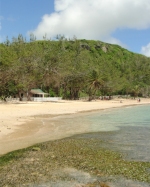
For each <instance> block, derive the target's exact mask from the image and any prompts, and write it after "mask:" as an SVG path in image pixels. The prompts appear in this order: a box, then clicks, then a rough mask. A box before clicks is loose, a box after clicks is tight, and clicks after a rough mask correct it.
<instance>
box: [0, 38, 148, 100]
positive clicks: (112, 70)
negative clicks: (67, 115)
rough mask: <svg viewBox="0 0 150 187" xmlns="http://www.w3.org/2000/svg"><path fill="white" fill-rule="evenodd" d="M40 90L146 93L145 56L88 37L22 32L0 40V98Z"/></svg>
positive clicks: (72, 94) (68, 95) (74, 94)
mask: <svg viewBox="0 0 150 187" xmlns="http://www.w3.org/2000/svg"><path fill="white" fill-rule="evenodd" d="M32 88H42V90H43V91H45V92H48V93H50V95H51V96H62V97H63V98H65V99H78V98H79V97H82V96H89V98H90V99H92V97H93V96H100V95H113V94H120V95H121V94H123V95H124V94H131V95H132V96H135V97H136V96H138V95H141V96H149V95H150V58H148V57H145V56H143V55H140V54H135V53H133V52H130V51H128V50H126V49H124V48H122V47H120V46H118V45H112V44H108V43H104V42H101V41H93V40H77V39H75V38H74V39H72V40H67V39H65V38H63V37H60V38H59V40H57V41H51V40H43V41H36V40H35V39H32V40H31V41H30V42H26V41H25V39H24V38H23V37H22V35H19V36H18V38H13V39H12V41H9V40H6V41H5V42H4V43H1V44H0V96H1V97H3V98H4V97H7V96H10V95H11V96H13V95H15V94H17V93H20V92H21V91H26V92H28V91H29V90H31V89H32Z"/></svg>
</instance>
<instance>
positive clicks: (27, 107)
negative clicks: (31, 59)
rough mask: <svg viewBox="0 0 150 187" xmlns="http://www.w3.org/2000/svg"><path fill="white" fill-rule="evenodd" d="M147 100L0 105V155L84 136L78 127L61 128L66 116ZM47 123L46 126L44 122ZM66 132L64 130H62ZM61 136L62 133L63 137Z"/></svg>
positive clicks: (125, 105) (141, 103)
mask: <svg viewBox="0 0 150 187" xmlns="http://www.w3.org/2000/svg"><path fill="white" fill-rule="evenodd" d="M146 104H150V99H142V100H141V102H140V103H138V102H137V100H131V99H122V102H121V103H120V100H119V99H118V100H110V101H100V100H98V101H92V102H85V101H64V100H62V101H61V102H60V101H59V102H55V103H54V102H46V103H35V102H27V103H17V104H14V103H8V104H0V110H1V111H2V112H1V114H0V119H1V123H0V155H3V154H5V153H8V152H10V151H13V150H17V149H21V148H25V147H29V146H31V145H34V144H36V143H41V142H44V141H49V140H56V139H61V138H65V137H69V136H71V135H75V134H79V133H86V129H85V128H82V125H81V124H79V125H78V126H77V127H78V128H75V127H72V126H71V127H69V129H68V127H65V126H63V123H62V124H60V120H61V121H63V118H64V119H65V118H66V116H70V115H72V114H82V113H88V112H94V111H100V110H107V109H114V108H121V107H128V106H137V105H146ZM47 118H48V119H51V123H50V124H47V123H46V122H47V121H46V119H47ZM65 128H66V129H65ZM64 132H65V133H64Z"/></svg>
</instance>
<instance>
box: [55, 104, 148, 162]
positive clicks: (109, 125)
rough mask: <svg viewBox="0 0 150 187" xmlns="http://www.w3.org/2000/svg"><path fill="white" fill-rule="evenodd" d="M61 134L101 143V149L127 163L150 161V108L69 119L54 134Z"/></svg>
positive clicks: (125, 109) (102, 111)
mask: <svg viewBox="0 0 150 187" xmlns="http://www.w3.org/2000/svg"><path fill="white" fill-rule="evenodd" d="M64 130H65V132H64V134H66V135H70V136H71V135H75V134H78V133H82V134H80V135H79V136H76V138H79V137H84V138H85V137H87V138H92V137H93V138H95V137H96V138H99V139H101V140H104V142H105V143H103V144H102V145H101V146H105V147H108V148H111V149H113V150H117V151H121V152H122V153H123V155H124V157H125V158H126V159H131V160H139V161H150V105H143V106H131V107H126V108H117V109H113V110H112V109H111V110H101V111H96V112H90V113H85V114H84V113H83V114H74V115H68V116H65V117H63V118H61V121H59V129H57V131H55V133H56V134H57V133H59V132H61V131H64ZM108 132H110V133H108ZM87 133H88V134H87Z"/></svg>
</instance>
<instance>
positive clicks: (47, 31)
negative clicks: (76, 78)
mask: <svg viewBox="0 0 150 187" xmlns="http://www.w3.org/2000/svg"><path fill="white" fill-rule="evenodd" d="M31 33H32V34H34V35H35V36H36V39H38V40H41V39H43V36H46V37H47V39H55V37H56V36H57V35H59V34H60V35H64V36H65V37H66V38H73V37H74V36H75V37H76V38H77V39H88V40H100V41H103V42H107V43H112V44H118V45H120V46H122V47H124V48H126V49H128V50H130V51H132V52H135V53H141V54H144V55H146V56H148V57H150V0H0V42H4V41H5V40H6V37H8V39H9V40H11V39H12V37H17V36H18V35H19V34H22V35H23V36H24V37H25V38H27V39H29V36H30V34H31Z"/></svg>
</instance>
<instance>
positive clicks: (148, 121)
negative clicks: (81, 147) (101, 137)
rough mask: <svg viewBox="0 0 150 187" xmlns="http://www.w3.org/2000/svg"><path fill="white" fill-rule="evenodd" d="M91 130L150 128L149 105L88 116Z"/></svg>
mask: <svg viewBox="0 0 150 187" xmlns="http://www.w3.org/2000/svg"><path fill="white" fill-rule="evenodd" d="M88 119H89V120H90V121H91V124H92V126H91V130H92V131H93V130H94V129H95V130H96V131H97V130H98V129H99V130H101V131H102V130H103V131H108V130H119V129H120V128H121V127H123V126H135V127H137V126H141V127H149V128H150V105H146V106H145V105H144V106H136V107H135V106H131V107H127V108H119V109H113V110H110V111H109V110H108V111H103V112H101V111H100V112H97V113H93V114H92V115H90V116H88Z"/></svg>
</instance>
